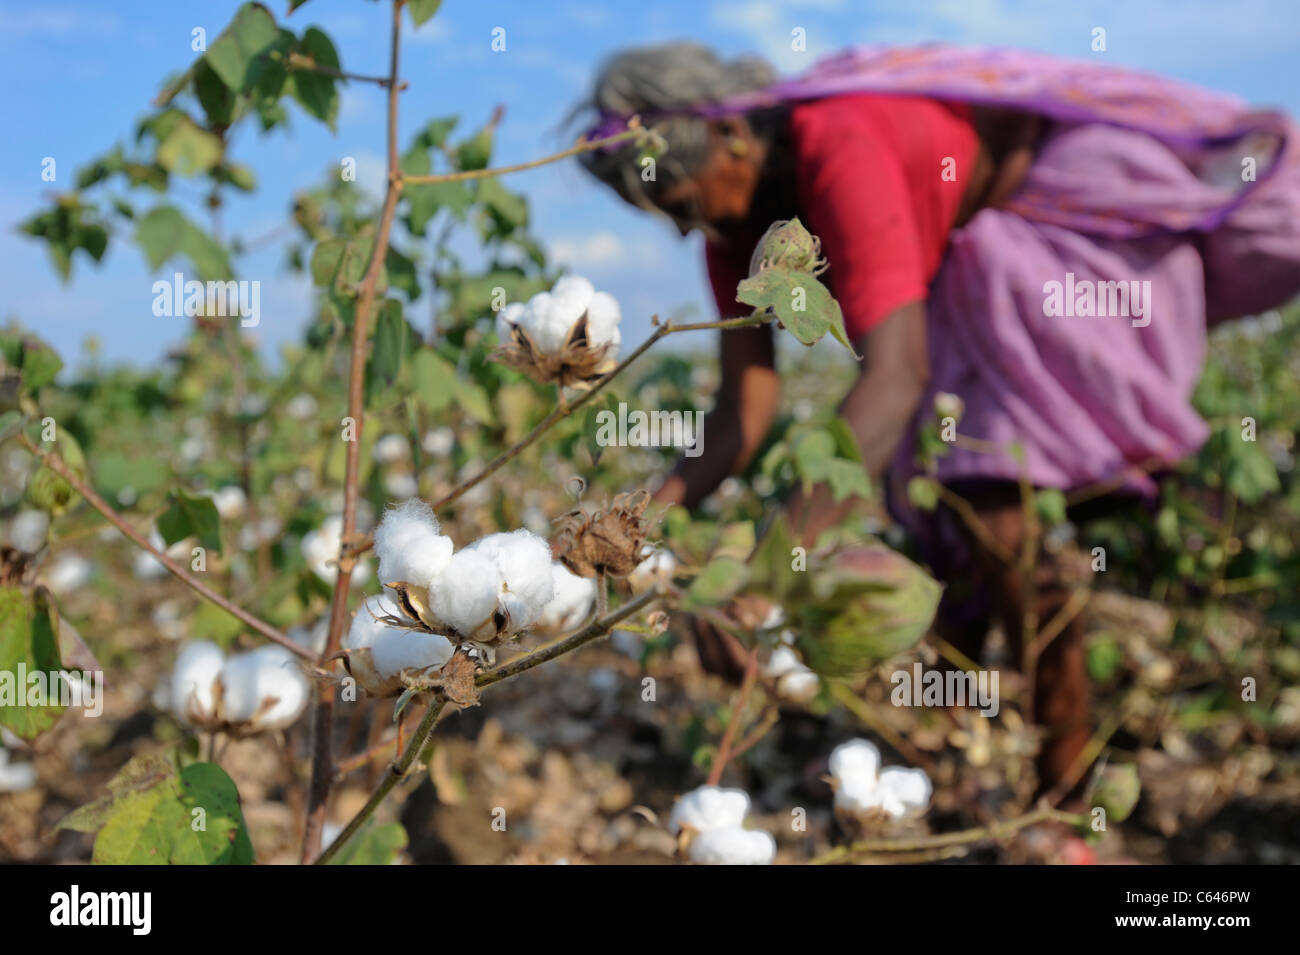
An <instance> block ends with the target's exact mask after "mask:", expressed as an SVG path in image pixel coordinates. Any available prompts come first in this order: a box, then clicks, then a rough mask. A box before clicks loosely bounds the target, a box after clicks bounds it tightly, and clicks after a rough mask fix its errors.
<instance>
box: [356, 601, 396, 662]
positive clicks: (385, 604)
mask: <svg viewBox="0 0 1300 955" xmlns="http://www.w3.org/2000/svg"><path fill="white" fill-rule="evenodd" d="M385 615H387V616H397V615H398V610H397V606H396V605H395V604H394V603H393V602H392V601H391V600H390V599H389V598H388V597H385V596H379V595H376V596H374V597H367V598H366V602H365V603H364V604H362V605H361V607H360V608H359V609H358V610H357V612H356V613H355V614H353V615H352V624H351V625H350V626H349V627H348V632H347V633H346V634H344V636H343V646H344V648H345V649H348V650H362V649H368V648H370V647H373V646H374V645H375V641H376V640H377V639H379V635H380V634H382V633H383V632H384V631H385V630H391V629H393V628H392V627H390V626H388V625H387V624H385V623H382V622H381V621H379V620H377V619H375V618H376V617H383V616H385Z"/></svg>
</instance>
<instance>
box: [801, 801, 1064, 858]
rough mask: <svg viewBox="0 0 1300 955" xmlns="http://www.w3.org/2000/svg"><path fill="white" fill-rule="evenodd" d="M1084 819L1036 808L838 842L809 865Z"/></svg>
mask: <svg viewBox="0 0 1300 955" xmlns="http://www.w3.org/2000/svg"><path fill="white" fill-rule="evenodd" d="M1086 821H1087V817H1086V816H1083V815H1080V814H1078V813H1073V812H1063V811H1061V810H1060V809H1036V810H1034V811H1033V812H1029V813H1026V814H1025V815H1023V816H1017V817H1016V818H1014V819H1006V820H1003V821H1002V822H994V823H990V824H989V825H987V826H978V827H976V828H974V829H962V830H959V831H957V832H945V833H943V834H941V835H937V836H921V837H918V838H915V839H876V840H864V841H861V842H855V843H853V844H852V845H847V846H839V847H837V848H835V849H831V850H830V851H829V852H825V853H823V854H822V855H820V856H818V857H817V858H815V859H813V860H812V862H811V863H810V864H811V865H833V864H835V863H837V862H846V861H849V860H850V859H852V858H853V857H854V856H856V855H859V854H862V853H891V852H923V851H926V850H931V849H944V848H949V847H952V846H960V845H969V844H971V843H976V842H988V841H997V840H1000V839H1004V838H1006V837H1007V836H1009V835H1011V834H1012V833H1015V832H1018V831H1019V830H1021V829H1024V828H1025V827H1026V826H1032V825H1034V824H1035V823H1039V822H1064V823H1067V824H1068V825H1072V826H1077V825H1081V824H1083V823H1084V822H1086Z"/></svg>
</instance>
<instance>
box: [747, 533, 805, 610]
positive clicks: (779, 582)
mask: <svg viewBox="0 0 1300 955" xmlns="http://www.w3.org/2000/svg"><path fill="white" fill-rule="evenodd" d="M793 551H794V538H793V537H791V535H790V527H789V525H788V524H787V523H786V519H785V514H783V513H778V514H777V516H776V519H775V520H773V521H772V526H771V527H769V528H768V530H767V533H766V534H764V535H763V539H762V540H761V541H759V543H758V547H756V548H755V549H754V556H753V557H751V558H750V561H749V582H750V584H751V585H752V586H754V587H756V588H760V589H762V590H763V592H764V593H766V594H767V595H769V596H770V597H771V598H772V599H773V600H775V601H776V602H777V603H778V604H780V603H784V602H785V598H786V596H787V595H788V594H790V593H791V592H792V591H793V590H794V589H795V587H796V586H797V585H798V583H799V571H797V570H795V569H794V568H793V566H792V564H793V563H794V555H793Z"/></svg>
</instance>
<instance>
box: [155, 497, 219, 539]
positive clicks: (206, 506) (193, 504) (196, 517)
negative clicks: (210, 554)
mask: <svg viewBox="0 0 1300 955" xmlns="http://www.w3.org/2000/svg"><path fill="white" fill-rule="evenodd" d="M158 533H159V534H161V535H162V539H163V540H164V541H165V542H166V543H167V546H169V547H170V546H171V545H172V544H175V543H176V542H177V541H182V540H185V538H187V537H194V538H197V539H198V542H199V544H200V545H202V546H203V548H204V549H205V550H209V551H214V552H217V553H219V552H220V551H221V518H220V517H219V516H218V515H217V506H216V505H215V504H213V503H212V498H210V497H200V496H199V495H197V494H190V493H188V492H186V491H184V490H177V491H173V492H172V494H171V496H170V497H169V498H168V506H167V510H165V511H164V512H163V513H162V514H161V515H160V516H159V518H158Z"/></svg>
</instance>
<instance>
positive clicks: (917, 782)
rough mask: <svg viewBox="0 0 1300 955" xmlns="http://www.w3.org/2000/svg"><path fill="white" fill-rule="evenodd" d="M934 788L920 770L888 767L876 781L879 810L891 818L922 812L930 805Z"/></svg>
mask: <svg viewBox="0 0 1300 955" xmlns="http://www.w3.org/2000/svg"><path fill="white" fill-rule="evenodd" d="M933 792H934V786H933V784H932V783H931V782H930V777H929V776H927V775H926V774H925V771H924V770H921V769H908V768H905V767H901V766H890V767H889V768H888V769H885V770H882V771H881V773H880V778H879V779H878V780H877V781H876V798H877V800H878V802H879V804H880V808H881V809H883V810H885V812H887V813H889V814H890V815H891V816H894V817H896V818H897V817H900V816H906V815H908V814H909V813H920V812H924V811H925V808H926V807H927V806H929V805H930V795H931V793H933Z"/></svg>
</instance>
